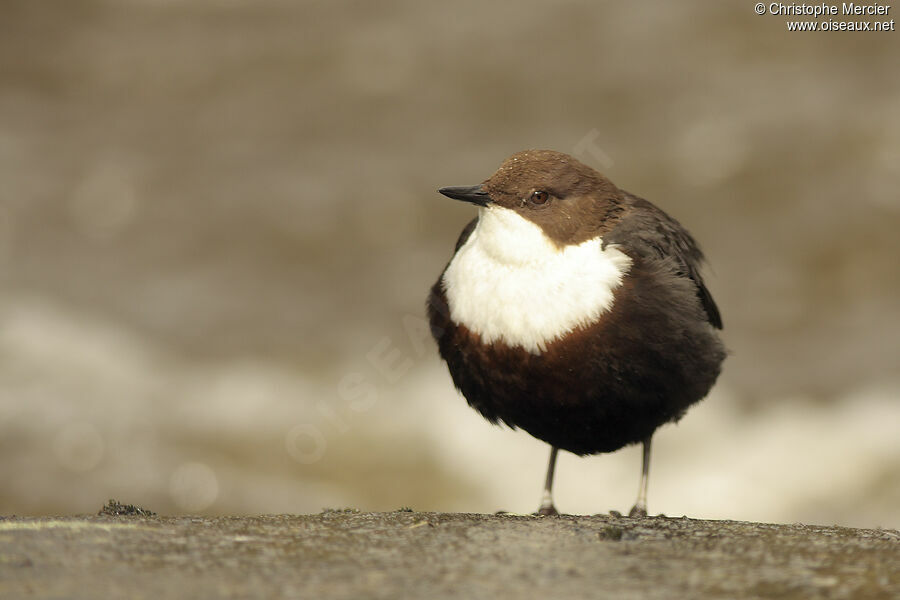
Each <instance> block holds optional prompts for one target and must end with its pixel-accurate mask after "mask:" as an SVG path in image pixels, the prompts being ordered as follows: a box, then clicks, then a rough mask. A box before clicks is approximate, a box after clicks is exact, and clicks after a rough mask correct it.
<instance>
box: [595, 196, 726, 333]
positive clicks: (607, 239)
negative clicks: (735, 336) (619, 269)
mask: <svg viewBox="0 0 900 600" xmlns="http://www.w3.org/2000/svg"><path fill="white" fill-rule="evenodd" d="M622 193H623V195H624V196H625V198H626V200H627V203H628V205H629V209H628V210H626V212H625V214H624V215H623V216H622V218H621V220H620V221H619V222H618V223H617V224H616V226H615V228H614V229H613V230H612V231H611V232H609V233H608V234H606V235H605V236H603V242H604V245H605V244H617V245H620V246H622V248H624V249H625V250H626V251H630V252H634V253H637V254H638V255H639V256H641V257H642V258H645V259H657V260H659V259H666V258H669V259H672V260H674V261H675V264H676V265H677V267H678V269H679V273H678V274H679V275H681V276H684V277H689V278H690V279H691V280H692V281H693V282H694V284H695V285H696V286H697V297H698V298H700V303H701V304H702V306H703V309H704V310H705V311H706V315H707V318H708V320H709V322H710V324H712V326H713V327H715V328H716V329H722V316H721V315H720V314H719V308H718V307H717V306H716V303H715V301H714V300H713V298H712V295H711V294H710V293H709V290H708V289H706V285H705V284H704V283H703V277H702V276H701V275H700V266H701V265H702V264H703V260H704V258H703V252H701V251H700V247H699V246H698V245H697V242H696V241H695V240H694V238H693V237H691V234H690V233H688V232H687V230H686V229H685V228H684V227H682V226H681V223H679V222H678V221H676V220H675V219H673V218H672V217H670V216H669V215H667V214H666V213H664V212H663V211H662V210H660V209H659V208H657V207H656V206H654V205H653V204H652V203H650V202H648V201H647V200H644V199H643V198H638V197H637V196H634V195H632V194H629V193H628V192H625V191H623V192H622Z"/></svg>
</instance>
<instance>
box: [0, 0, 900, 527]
mask: <svg viewBox="0 0 900 600" xmlns="http://www.w3.org/2000/svg"><path fill="white" fill-rule="evenodd" d="M2 13H3V18H2V19H0V481H2V482H3V483H2V486H0V514H19V515H40V514H71V513H83V512H87V513H92V512H95V511H97V510H98V509H99V508H100V507H101V506H102V505H103V504H104V503H105V502H106V500H107V499H108V498H117V499H119V500H121V501H123V502H128V503H135V504H139V505H142V506H145V507H146V508H149V509H151V510H155V511H158V512H160V513H166V514H173V513H174V514H179V513H203V514H225V513H227V514H238V513H278V512H290V513H303V512H317V511H319V510H321V509H322V508H323V507H355V508H359V509H362V510H393V509H398V508H400V507H403V506H409V507H412V508H414V509H417V510H440V511H466V512H476V511H495V510H499V509H505V510H510V511H517V512H530V511H532V510H534V509H535V508H536V507H537V505H538V501H539V496H540V487H541V483H542V479H543V475H544V468H545V461H546V457H547V447H546V446H545V445H544V444H543V443H541V442H538V441H536V440H534V439H532V438H530V437H529V436H528V435H527V434H525V433H522V432H513V431H509V430H503V429H500V428H496V427H493V426H491V425H489V424H487V423H486V422H484V421H483V420H482V419H481V418H480V417H479V416H478V415H477V414H476V413H475V412H474V411H472V410H471V409H469V408H468V407H467V406H466V404H465V401H464V400H463V399H462V398H461V397H460V396H459V395H458V394H457V393H456V391H455V390H454V389H453V386H452V383H451V381H450V377H449V375H448V374H447V372H446V369H445V367H444V366H443V364H442V363H440V362H439V360H438V358H437V351H436V348H435V346H434V344H433V343H432V342H431V340H430V338H429V336H428V332H427V328H426V327H425V322H424V307H423V305H424V299H425V295H426V292H427V290H428V288H429V286H430V285H431V284H432V283H433V281H434V280H435V279H436V278H437V276H438V274H439V273H440V271H441V269H442V268H443V266H444V265H445V263H446V261H447V260H448V259H449V257H450V255H451V252H452V248H453V244H454V242H455V240H456V237H457V235H458V233H459V231H460V229H461V228H462V227H463V226H464V225H465V223H466V222H467V221H468V220H469V219H470V218H471V217H472V216H473V215H474V210H473V209H472V207H470V206H465V205H462V204H461V203H455V202H452V201H449V200H447V199H445V198H443V197H442V196H439V195H438V194H436V193H435V189H436V188H438V187H440V186H444V185H465V184H474V183H478V182H480V181H482V180H483V179H485V178H486V177H487V176H488V175H490V174H491V173H492V172H493V171H494V169H495V168H496V167H497V166H498V165H499V163H500V162H501V161H502V160H503V159H504V158H505V157H506V156H508V155H509V154H511V153H513V152H515V151H517V150H521V149H525V148H553V149H556V150H560V151H563V152H568V153H571V154H574V155H576V156H577V157H578V158H580V159H581V160H582V161H584V162H586V163H588V164H590V165H592V166H594V167H595V168H597V169H599V170H601V171H602V172H604V173H605V174H606V175H607V176H609V177H610V179H612V180H613V181H614V182H616V183H617V184H618V185H619V186H620V187H622V188H624V189H627V190H629V191H631V192H633V193H636V194H638V195H641V196H644V197H646V198H648V199H650V200H652V201H653V202H655V203H656V204H658V205H659V206H661V207H662V208H664V209H665V210H666V211H668V212H669V213H671V214H672V215H674V216H675V217H676V218H678V219H679V220H680V221H681V222H682V223H683V224H685V225H686V226H687V227H688V228H689V229H690V230H691V231H692V232H693V233H694V235H695V236H696V237H697V238H698V240H700V242H701V244H702V246H703V247H704V249H705V251H706V253H707V255H708V256H709V259H710V269H709V270H708V276H707V280H708V283H709V286H710V288H711V290H712V292H713V294H714V296H715V297H716V299H717V300H718V303H719V306H720V307H721V309H722V313H723V316H724V321H725V330H724V336H725V339H726V341H727V344H728V346H729V348H730V349H731V352H732V355H731V356H730V357H729V359H728V361H727V362H726V365H725V371H724V374H723V376H722V377H721V379H720V380H719V383H718V385H717V387H716V388H715V389H714V391H713V392H712V394H711V396H710V397H709V398H708V399H707V400H706V401H705V402H703V403H702V404H700V405H698V406H697V407H695V408H694V409H693V410H692V411H691V412H690V413H689V414H688V416H687V417H686V418H685V419H684V420H683V421H682V422H681V423H679V424H678V425H676V426H671V425H670V426H667V427H665V428H663V429H662V430H660V432H659V433H658V435H657V437H656V439H655V440H656V442H655V447H654V452H655V454H654V457H653V466H652V476H651V482H650V509H651V512H652V513H658V512H664V513H666V514H668V515H670V516H680V515H682V514H687V515H689V516H692V517H707V518H730V519H742V520H764V521H775V522H796V521H802V522H809V523H821V524H832V523H837V524H843V525H853V526H866V527H875V526H884V527H895V528H896V527H900V401H898V397H900V302H898V300H900V277H898V266H897V261H898V250H900V236H898V234H897V232H898V229H900V193H898V189H900V167H898V165H900V110H898V107H900V76H898V71H897V64H898V59H900V37H898V36H900V33H896V32H884V33H848V32H828V33H812V32H804V33H788V32H787V29H786V26H785V17H777V16H772V15H764V16H758V15H756V14H754V12H753V3H750V2H729V3H709V2H705V1H702V0H697V1H685V2H679V3H672V2H665V1H656V2H649V1H648V2H640V3H624V2H623V3H612V2H597V1H596V0H592V1H584V2H582V1H564V2H552V3H551V2H536V1H532V0H529V1H523V2H519V3H517V4H516V6H515V8H514V9H513V8H511V7H510V6H509V4H508V3H490V2H488V3H485V2H474V1H464V2H458V3H423V2H415V1H413V0H389V1H385V2H379V3H373V2H351V1H333V2H289V1H287V0H256V1H255V2H237V1H233V0H185V1H181V2H173V1H168V0H106V1H102V0H77V1H76V0H58V1H42V2H37V1H34V0H2ZM639 461H640V457H639V449H638V448H634V447H633V448H628V449H625V450H622V451H620V452H617V453H615V454H612V455H602V456H597V457H591V458H584V459H579V458H576V457H574V456H571V455H564V456H562V457H561V462H560V466H559V469H558V471H557V505H558V506H559V507H560V509H561V510H563V511H566V512H573V513H596V512H606V511H608V510H610V509H616V510H620V511H627V509H628V508H629V507H630V506H631V504H632V502H633V500H634V495H635V493H636V491H637V483H638V475H639Z"/></svg>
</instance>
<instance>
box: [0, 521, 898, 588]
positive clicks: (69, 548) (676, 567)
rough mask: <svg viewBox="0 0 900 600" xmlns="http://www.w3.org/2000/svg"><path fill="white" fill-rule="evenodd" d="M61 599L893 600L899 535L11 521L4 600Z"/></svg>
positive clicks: (792, 529)
mask: <svg viewBox="0 0 900 600" xmlns="http://www.w3.org/2000/svg"><path fill="white" fill-rule="evenodd" d="M144 512H145V513H149V511H144ZM62 597H65V598H98V597H129V598H148V599H150V598H153V599H156V598H249V597H256V598H278V597H285V598H287V597H310V598H348V599H349V598H476V597H482V598H498V599H506V598H597V597H600V598H603V597H609V598H621V599H628V598H642V599H646V598H723V599H724V598H785V599H791V598H797V599H801V598H802V599H806V598H820V597H825V598H848V599H850V598H852V599H864V598H898V597H900V533H898V532H897V531H894V530H866V529H847V528H841V527H819V526H809V525H769V524H762V523H744V522H736V521H698V520H692V519H687V518H665V517H650V518H643V519H632V518H628V517H621V516H612V515H610V516H607V515H597V516H579V517H576V516H568V515H563V516H559V517H534V516H527V515H510V514H498V515H481V514H444V513H419V512H410V511H409V510H408V509H406V510H401V511H397V512H393V513H360V512H357V511H353V510H329V511H325V512H323V513H320V514H316V515H299V516H288V515H272V516H258V517H243V516H241V517H217V518H207V517H158V516H150V515H148V514H140V513H137V512H133V511H132V512H130V513H129V514H125V515H108V514H105V515H97V516H85V517H62V518H20V517H3V518H0V598H62Z"/></svg>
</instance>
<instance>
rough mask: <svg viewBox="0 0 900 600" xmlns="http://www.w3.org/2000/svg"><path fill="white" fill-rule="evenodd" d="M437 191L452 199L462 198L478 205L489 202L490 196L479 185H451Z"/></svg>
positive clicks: (485, 204)
mask: <svg viewBox="0 0 900 600" xmlns="http://www.w3.org/2000/svg"><path fill="white" fill-rule="evenodd" d="M438 192H440V193H442V194H443V195H445V196H447V197H448V198H453V199H454V200H462V201H464V202H471V203H472V204H477V205H478V206H487V205H488V204H490V202H491V197H490V195H488V193H487V192H486V191H484V188H482V187H481V186H480V185H457V186H453V187H442V188H441V189H439V190H438Z"/></svg>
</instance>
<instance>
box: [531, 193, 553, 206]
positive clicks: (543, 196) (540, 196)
mask: <svg viewBox="0 0 900 600" xmlns="http://www.w3.org/2000/svg"><path fill="white" fill-rule="evenodd" d="M549 199H550V194H548V193H547V192H545V191H543V190H538V191H536V192H532V193H531V198H529V200H531V203H532V204H537V205H541V204H546V203H547V200H549Z"/></svg>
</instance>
